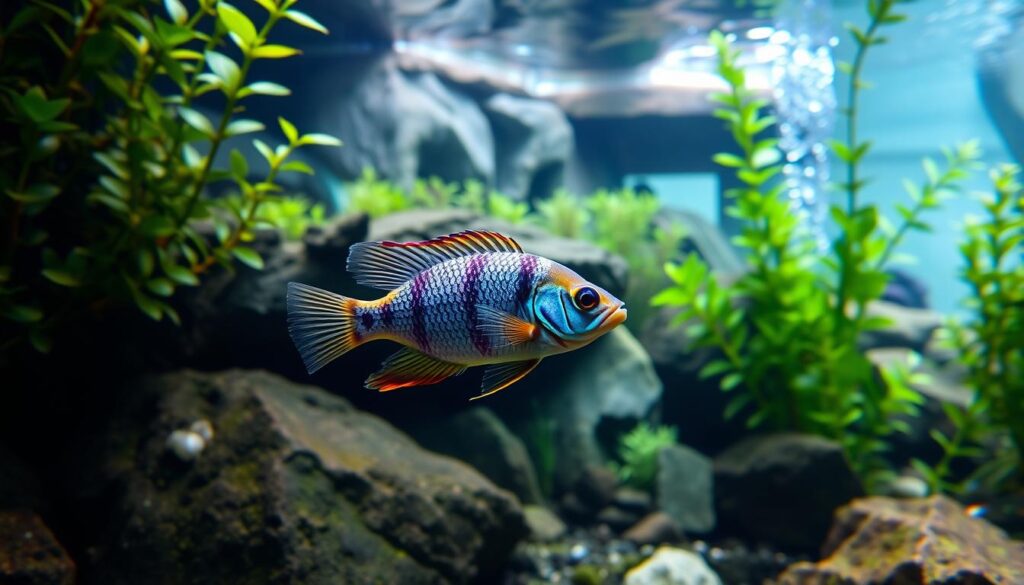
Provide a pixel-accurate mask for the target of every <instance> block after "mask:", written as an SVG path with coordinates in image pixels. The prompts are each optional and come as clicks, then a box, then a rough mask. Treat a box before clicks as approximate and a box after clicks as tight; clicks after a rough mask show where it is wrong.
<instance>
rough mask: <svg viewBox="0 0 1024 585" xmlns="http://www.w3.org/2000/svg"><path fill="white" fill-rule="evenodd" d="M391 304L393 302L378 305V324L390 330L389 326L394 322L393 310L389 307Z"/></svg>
mask: <svg viewBox="0 0 1024 585" xmlns="http://www.w3.org/2000/svg"><path fill="white" fill-rule="evenodd" d="M392 302H394V301H393V300H389V301H384V302H383V303H381V305H380V322H381V323H382V324H383V325H384V327H386V328H390V327H391V324H392V323H393V322H394V318H395V310H394V309H393V308H392V307H391V303H392Z"/></svg>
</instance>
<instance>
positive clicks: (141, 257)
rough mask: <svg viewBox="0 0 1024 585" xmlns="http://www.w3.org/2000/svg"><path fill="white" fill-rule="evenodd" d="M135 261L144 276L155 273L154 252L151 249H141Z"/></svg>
mask: <svg viewBox="0 0 1024 585" xmlns="http://www.w3.org/2000/svg"><path fill="white" fill-rule="evenodd" d="M135 263H136V265H137V266H138V268H139V273H140V274H142V276H149V275H150V274H152V273H153V253H152V252H150V251H149V250H146V249H141V250H139V251H138V253H137V254H136V257H135Z"/></svg>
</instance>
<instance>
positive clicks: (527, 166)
mask: <svg viewBox="0 0 1024 585" xmlns="http://www.w3.org/2000/svg"><path fill="white" fill-rule="evenodd" d="M484 113H485V114H487V117H488V118H489V119H490V121H491V128H492V129H493V131H494V143H495V150H496V156H497V187H498V190H499V191H501V192H502V193H504V194H506V195H509V196H511V197H514V198H516V199H529V200H531V201H536V200H538V199H543V198H545V197H548V196H549V195H551V194H552V193H554V190H555V188H556V187H558V186H559V185H561V184H562V179H563V175H564V173H565V166H566V164H567V163H568V161H569V157H570V156H571V155H572V150H573V135H572V126H571V125H570V124H569V120H568V119H567V118H566V117H565V114H564V113H562V111H561V110H559V109H558V106H556V105H554V104H552V103H551V102H548V101H543V100H536V99H530V98H523V97H516V96H512V95H508V94H504V93H500V94H496V95H493V96H491V97H490V98H488V99H487V101H486V102H485V103H484Z"/></svg>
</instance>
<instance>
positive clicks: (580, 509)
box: [558, 492, 597, 524]
mask: <svg viewBox="0 0 1024 585" xmlns="http://www.w3.org/2000/svg"><path fill="white" fill-rule="evenodd" d="M558 510H559V512H561V514H562V516H563V517H564V518H565V519H566V520H569V521H570V522H572V523H574V524H590V523H591V522H593V520H594V516H595V515H596V514H597V510H595V509H593V508H591V507H590V506H588V505H586V504H584V503H583V502H581V501H580V498H579V496H577V495H576V493H575V492H566V493H565V494H563V495H562V499H561V500H559V502H558Z"/></svg>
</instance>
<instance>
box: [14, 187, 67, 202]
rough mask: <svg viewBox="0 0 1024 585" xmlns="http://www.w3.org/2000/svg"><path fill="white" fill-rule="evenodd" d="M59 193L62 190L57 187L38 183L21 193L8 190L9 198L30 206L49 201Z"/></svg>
mask: <svg viewBox="0 0 1024 585" xmlns="http://www.w3.org/2000/svg"><path fill="white" fill-rule="evenodd" d="M59 193H60V189H59V188H58V187H57V186H56V185H51V184H49V183H36V184H34V185H31V186H30V187H29V188H28V189H25V190H24V191H22V192H20V193H19V192H17V191H14V190H13V189H8V190H7V196H8V197H10V198H11V199H14V200H15V201H20V202H22V203H29V204H31V203H42V202H44V201H49V200H50V199H53V198H54V197H56V196H57V195H58V194H59Z"/></svg>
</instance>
